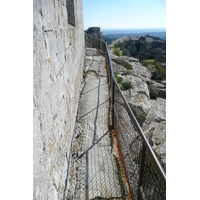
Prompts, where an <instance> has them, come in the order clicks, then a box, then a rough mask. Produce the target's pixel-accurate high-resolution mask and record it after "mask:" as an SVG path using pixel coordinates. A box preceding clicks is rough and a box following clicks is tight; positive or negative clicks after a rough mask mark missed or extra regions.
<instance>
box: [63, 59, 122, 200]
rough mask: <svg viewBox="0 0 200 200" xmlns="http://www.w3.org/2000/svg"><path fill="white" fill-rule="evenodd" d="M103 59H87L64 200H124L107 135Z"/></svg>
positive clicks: (116, 164)
mask: <svg viewBox="0 0 200 200" xmlns="http://www.w3.org/2000/svg"><path fill="white" fill-rule="evenodd" d="M105 65H106V63H105V58H104V57H103V56H101V55H98V56H86V59H85V66H86V71H87V75H86V77H85V83H84V86H83V89H82V92H81V96H80V101H79V110H78V117H77V123H76V131H75V136H74V142H73V152H72V160H71V169H70V178H69V183H68V195H67V199H76V200H78V199H80V200H84V199H86V200H88V199H123V198H122V196H123V195H122V194H123V192H124V190H123V184H122V181H121V178H120V172H119V167H118V162H117V158H116V157H115V155H114V154H113V146H112V138H111V133H110V131H109V120H110V119H109V106H110V102H109V101H110V99H109V90H108V83H107V72H106V66H105Z"/></svg>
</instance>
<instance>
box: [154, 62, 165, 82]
mask: <svg viewBox="0 0 200 200" xmlns="http://www.w3.org/2000/svg"><path fill="white" fill-rule="evenodd" d="M155 66H156V68H157V70H158V72H159V75H157V78H158V79H160V80H165V79H166V71H165V70H164V69H163V68H162V66H161V65H159V64H157V63H155Z"/></svg>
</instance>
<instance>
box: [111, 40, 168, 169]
mask: <svg viewBox="0 0 200 200" xmlns="http://www.w3.org/2000/svg"><path fill="white" fill-rule="evenodd" d="M120 40H121V39H120V38H119V39H118V41H120ZM112 47H113V44H111V45H109V48H110V50H109V51H110V55H111V59H112V66H113V70H114V73H115V76H117V78H118V77H121V78H122V80H123V81H122V82H130V83H131V88H129V89H127V90H126V89H124V88H123V86H122V84H119V85H120V87H121V90H122V93H123V94H124V96H125V98H126V99H127V102H128V103H129V105H130V107H131V109H132V111H133V113H134V114H135V116H136V118H137V120H138V122H139V123H140V125H141V127H142V130H143V132H144V133H145V135H146V137H147V139H148V140H149V142H150V144H151V146H152V148H153V149H154V151H155V153H156V154H157V156H158V159H159V160H160V161H161V164H162V166H163V168H164V169H166V99H165V98H166V86H165V85H164V84H162V83H158V82H156V81H153V80H151V78H152V74H151V72H150V71H149V70H148V69H147V68H146V67H144V66H142V65H141V64H140V63H139V62H138V60H137V59H136V58H133V57H128V56H120V57H118V56H116V55H114V54H113V53H112V51H113V49H112Z"/></svg>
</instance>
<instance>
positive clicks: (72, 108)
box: [24, 0, 84, 199]
mask: <svg viewBox="0 0 200 200" xmlns="http://www.w3.org/2000/svg"><path fill="white" fill-rule="evenodd" d="M74 15H75V27H74V26H72V25H69V24H68V12H67V7H66V0H34V1H33V85H34V86H33V87H34V88H33V199H63V195H64V190H65V180H66V177H67V168H68V161H69V153H70V145H71V140H72V134H73V130H74V125H75V119H76V114H77V107H78V99H79V90H80V84H81V80H82V67H83V57H84V27H83V11H82V0H74ZM27 134H28V133H27ZM24 142H26V141H24ZM65 195H66V194H65Z"/></svg>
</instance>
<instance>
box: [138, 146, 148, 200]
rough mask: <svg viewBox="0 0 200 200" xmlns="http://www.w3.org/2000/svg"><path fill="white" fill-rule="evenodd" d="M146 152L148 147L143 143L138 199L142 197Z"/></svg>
mask: <svg viewBox="0 0 200 200" xmlns="http://www.w3.org/2000/svg"><path fill="white" fill-rule="evenodd" d="M145 152H146V147H145V144H144V143H143V146H142V156H141V163H140V172H139V173H140V174H139V181H138V192H137V199H138V200H140V198H141V192H140V186H141V185H142V178H143V169H144V160H145Z"/></svg>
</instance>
